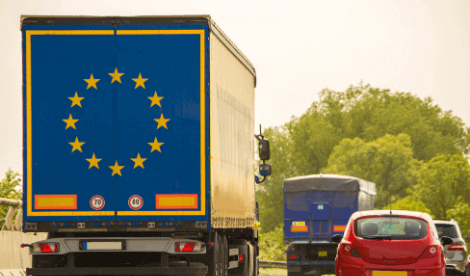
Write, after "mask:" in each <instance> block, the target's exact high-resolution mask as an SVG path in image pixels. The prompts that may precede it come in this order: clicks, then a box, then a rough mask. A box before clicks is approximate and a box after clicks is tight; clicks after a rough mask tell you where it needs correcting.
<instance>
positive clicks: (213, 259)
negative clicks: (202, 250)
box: [208, 232, 220, 276]
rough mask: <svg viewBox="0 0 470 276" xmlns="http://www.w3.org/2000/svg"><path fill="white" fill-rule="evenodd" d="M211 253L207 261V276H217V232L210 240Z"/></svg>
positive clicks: (218, 243)
mask: <svg viewBox="0 0 470 276" xmlns="http://www.w3.org/2000/svg"><path fill="white" fill-rule="evenodd" d="M212 243H213V245H212V253H211V255H210V261H209V271H208V275H209V276H219V275H220V273H219V267H220V266H219V263H220V261H219V252H220V250H219V245H220V242H219V236H218V234H217V232H214V238H213V239H212Z"/></svg>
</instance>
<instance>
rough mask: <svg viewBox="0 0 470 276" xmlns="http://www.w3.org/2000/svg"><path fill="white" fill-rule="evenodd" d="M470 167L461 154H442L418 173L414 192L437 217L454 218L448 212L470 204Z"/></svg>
mask: <svg viewBox="0 0 470 276" xmlns="http://www.w3.org/2000/svg"><path fill="white" fill-rule="evenodd" d="M469 183H470V166H469V164H468V160H467V159H465V158H464V157H463V156H462V155H461V154H455V155H439V156H437V157H434V158H433V159H431V160H430V161H429V162H428V163H426V164H425V165H424V166H423V167H422V169H421V170H420V172H419V177H418V184H417V185H416V186H415V187H413V190H412V191H411V193H413V194H414V195H415V196H416V197H417V198H418V199H419V200H420V201H422V202H423V203H424V204H425V205H426V206H427V207H428V208H429V209H430V211H431V214H433V215H434V216H435V217H436V218H451V217H449V216H448V213H447V211H448V210H450V209H453V208H454V206H455V205H456V204H457V203H460V202H469V201H470V185H469Z"/></svg>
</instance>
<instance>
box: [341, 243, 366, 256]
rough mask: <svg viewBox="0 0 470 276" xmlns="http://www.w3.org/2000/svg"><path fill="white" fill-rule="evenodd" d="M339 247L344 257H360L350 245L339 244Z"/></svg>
mask: <svg viewBox="0 0 470 276" xmlns="http://www.w3.org/2000/svg"><path fill="white" fill-rule="evenodd" d="M340 246H341V248H342V249H343V251H344V253H345V254H346V255H351V256H353V257H361V254H359V251H357V250H356V249H355V248H354V246H352V245H351V244H347V243H342V244H340Z"/></svg>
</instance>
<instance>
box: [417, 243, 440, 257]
mask: <svg viewBox="0 0 470 276" xmlns="http://www.w3.org/2000/svg"><path fill="white" fill-rule="evenodd" d="M439 248H440V247H439V246H438V245H430V246H428V247H427V248H426V250H424V252H423V254H421V259H425V258H432V257H435V256H437V255H438V254H439Z"/></svg>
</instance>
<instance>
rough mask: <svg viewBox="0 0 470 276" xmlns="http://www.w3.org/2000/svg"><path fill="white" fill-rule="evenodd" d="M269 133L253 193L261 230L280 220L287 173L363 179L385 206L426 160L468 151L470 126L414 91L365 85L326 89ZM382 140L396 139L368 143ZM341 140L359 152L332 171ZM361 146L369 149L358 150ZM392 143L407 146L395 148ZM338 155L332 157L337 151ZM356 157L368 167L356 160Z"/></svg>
mask: <svg viewBox="0 0 470 276" xmlns="http://www.w3.org/2000/svg"><path fill="white" fill-rule="evenodd" d="M387 135H389V136H387ZM400 135H407V137H408V138H407V140H406V141H400V139H402V138H399V139H398V138H397V137H398V136H400ZM266 137H267V138H268V139H270V141H271V160H270V161H269V163H270V164H272V168H273V173H272V175H271V176H270V177H269V178H268V179H267V181H266V182H265V183H263V184H262V185H260V190H259V191H258V192H257V196H258V199H259V200H258V201H259V204H260V205H259V206H260V219H261V223H262V225H263V226H264V228H263V231H271V230H273V229H274V228H275V227H276V226H277V225H280V224H282V223H283V189H282V183H283V180H284V179H285V178H289V177H293V176H300V175H308V174H318V173H320V172H326V171H330V172H333V171H334V172H337V173H343V172H344V173H348V174H350V175H354V176H358V177H360V176H362V177H361V178H364V179H367V180H369V181H373V182H375V183H376V184H377V186H378V187H379V188H381V189H382V190H379V194H378V196H377V203H378V206H379V207H383V206H384V205H385V204H388V200H386V198H388V195H389V194H392V195H394V196H395V197H396V199H397V200H399V199H401V198H403V197H405V196H407V193H406V192H405V191H406V190H407V189H408V188H411V187H413V185H414V184H415V183H417V179H418V178H417V177H418V171H419V170H420V169H419V168H420V165H421V164H422V163H423V162H428V161H429V160H431V159H432V158H433V157H435V156H438V155H454V154H462V153H463V154H469V153H470V147H469V145H470V128H467V127H465V125H464V123H463V122H462V120H461V119H460V118H458V117H455V116H453V115H452V113H451V112H443V111H442V110H441V109H440V108H439V107H438V106H437V105H434V104H433V102H432V100H431V99H430V98H426V99H424V100H423V99H420V98H418V97H417V96H415V95H412V94H411V93H402V92H394V93H392V92H390V90H388V89H378V88H372V87H370V85H368V84H367V85H363V84H362V83H360V84H359V85H358V86H350V87H349V88H348V89H346V90H345V91H340V92H338V91H334V90H330V89H323V90H322V91H321V92H320V100H319V101H318V102H313V103H312V105H311V106H310V108H309V109H308V110H307V112H306V113H305V114H303V115H302V116H300V117H293V118H292V119H291V121H289V122H288V123H286V124H285V125H283V126H280V127H274V128H270V129H268V130H267V131H266ZM384 137H395V138H394V139H395V140H396V141H389V142H390V143H389V142H386V140H387V139H388V140H390V139H391V138H386V139H385V140H383V141H382V140H380V141H381V142H383V143H385V144H387V145H388V146H386V145H385V144H376V145H375V146H374V145H373V143H376V142H377V141H379V139H381V138H384ZM355 138H358V139H359V140H360V141H362V142H360V141H359V140H355ZM343 139H349V141H348V142H343V141H347V140H343ZM397 139H398V140H397ZM340 143H349V145H347V144H343V145H342V150H349V147H353V148H354V150H352V149H351V150H352V151H357V153H355V155H354V158H349V159H350V160H344V162H349V163H347V164H348V167H347V168H340V167H337V168H335V167H334V166H335V165H336V166H339V163H338V164H334V163H335V162H333V161H332V162H333V163H330V161H329V160H330V159H331V157H332V154H333V153H334V151H335V150H334V149H335V146H338V145H340ZM361 143H363V145H365V147H366V148H367V150H366V151H364V152H362V153H361V152H360V151H361V150H359V148H360V147H361ZM370 143H372V144H370ZM404 143H405V144H406V145H405V144H404ZM395 146H398V147H399V148H401V149H406V151H405V152H404V153H400V152H399V151H400V149H397V148H395ZM379 148H380V149H381V150H378V149H379ZM337 152H338V154H337V156H336V157H335V158H336V159H337V158H339V157H340V155H341V150H340V149H338V150H337ZM400 158H404V159H400ZM353 159H354V160H357V161H361V162H366V163H367V164H369V165H368V166H366V167H364V166H360V165H357V164H356V165H354V164H353V163H352V161H351V160H353ZM401 160H403V163H404V164H403V165H402V164H401V162H402V161H401ZM344 164H346V163H344ZM380 166H382V167H380ZM406 167H408V169H406ZM343 169H344V170H343ZM379 171H380V172H381V173H382V174H381V175H379V174H377V172H379ZM392 172H394V173H392ZM399 186H400V187H399ZM426 206H427V204H426Z"/></svg>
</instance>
